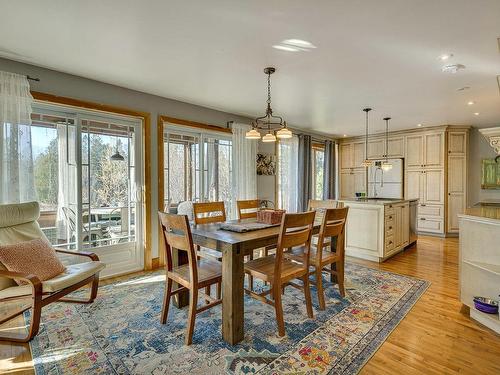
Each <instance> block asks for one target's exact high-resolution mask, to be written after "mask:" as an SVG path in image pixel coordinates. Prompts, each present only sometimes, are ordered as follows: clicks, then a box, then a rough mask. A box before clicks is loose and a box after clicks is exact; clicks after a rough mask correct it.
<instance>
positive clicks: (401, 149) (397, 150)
mask: <svg viewBox="0 0 500 375" xmlns="http://www.w3.org/2000/svg"><path fill="white" fill-rule="evenodd" d="M384 152H385V150H384ZM387 155H388V156H389V157H392V158H404V156H405V139H404V137H395V138H389V139H388V141H387Z"/></svg>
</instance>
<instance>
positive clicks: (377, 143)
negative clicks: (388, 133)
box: [368, 139, 385, 159]
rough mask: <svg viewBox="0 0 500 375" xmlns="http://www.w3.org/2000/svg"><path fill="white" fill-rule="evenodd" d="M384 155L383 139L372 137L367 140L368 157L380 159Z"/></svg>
mask: <svg viewBox="0 0 500 375" xmlns="http://www.w3.org/2000/svg"><path fill="white" fill-rule="evenodd" d="M384 155H385V140H384V139H372V140H370V141H368V159H381V158H383V157H384Z"/></svg>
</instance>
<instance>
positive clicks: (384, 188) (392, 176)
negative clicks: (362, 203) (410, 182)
mask: <svg viewBox="0 0 500 375" xmlns="http://www.w3.org/2000/svg"><path fill="white" fill-rule="evenodd" d="M384 161H385V159H384V160H374V161H373V165H372V166H370V167H368V197H369V198H401V199H402V198H403V197H404V190H403V181H404V175H403V165H404V164H403V159H389V163H391V164H392V168H391V169H390V170H388V171H384V170H383V169H382V168H381V167H382V163H383V162H384Z"/></svg>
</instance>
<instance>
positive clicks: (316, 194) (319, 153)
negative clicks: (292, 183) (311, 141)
mask: <svg viewBox="0 0 500 375" xmlns="http://www.w3.org/2000/svg"><path fill="white" fill-rule="evenodd" d="M311 157H312V163H311V165H312V171H311V173H312V199H319V200H321V199H323V176H324V171H325V148H324V146H323V145H319V144H316V145H313V147H312V153H311Z"/></svg>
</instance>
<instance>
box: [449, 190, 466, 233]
mask: <svg viewBox="0 0 500 375" xmlns="http://www.w3.org/2000/svg"><path fill="white" fill-rule="evenodd" d="M464 211H465V195H464V194H450V195H449V196H448V225H447V231H448V232H458V215H459V214H462V213H464Z"/></svg>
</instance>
